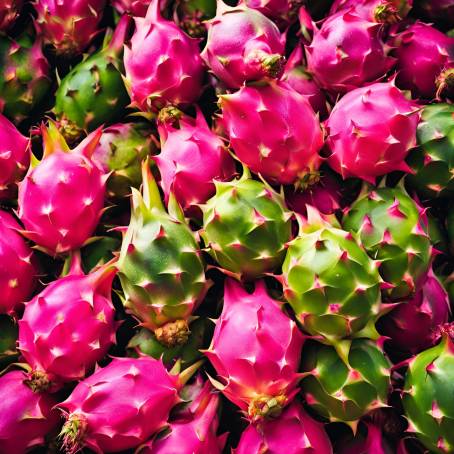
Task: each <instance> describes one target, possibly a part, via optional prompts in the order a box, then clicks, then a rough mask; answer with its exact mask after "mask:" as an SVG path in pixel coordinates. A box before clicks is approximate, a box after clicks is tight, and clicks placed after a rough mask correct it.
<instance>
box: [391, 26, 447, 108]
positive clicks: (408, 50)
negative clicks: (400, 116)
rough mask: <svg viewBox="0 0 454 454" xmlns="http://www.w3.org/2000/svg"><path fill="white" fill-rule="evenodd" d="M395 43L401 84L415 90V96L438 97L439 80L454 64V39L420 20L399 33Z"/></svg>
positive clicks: (398, 81)
mask: <svg viewBox="0 0 454 454" xmlns="http://www.w3.org/2000/svg"><path fill="white" fill-rule="evenodd" d="M392 45H393V47H395V51H394V53H395V56H396V57H397V70H398V74H397V79H396V84H397V86H398V87H399V88H402V89H408V90H411V92H412V95H413V97H414V98H419V97H421V98H425V99H432V98H434V97H435V95H436V92H437V79H438V78H439V77H442V73H443V70H444V69H445V68H446V67H448V66H449V65H450V64H454V38H449V37H448V36H446V35H445V34H444V33H442V32H440V31H438V30H437V29H436V28H434V27H431V26H430V25H428V24H424V23H422V22H416V23H415V24H412V25H410V26H409V27H408V28H407V29H406V30H404V31H403V32H402V33H399V34H398V35H397V36H395V37H394V38H393V40H392Z"/></svg>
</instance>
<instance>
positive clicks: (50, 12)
mask: <svg viewBox="0 0 454 454" xmlns="http://www.w3.org/2000/svg"><path fill="white" fill-rule="evenodd" d="M105 3H106V1H105V0H36V2H35V3H34V4H33V5H34V7H35V10H36V12H37V13H38V18H37V19H36V21H35V24H36V27H37V30H38V33H39V34H40V35H42V36H43V38H44V42H45V43H46V44H51V45H52V46H53V47H54V48H55V51H56V52H57V54H60V55H64V56H67V57H71V56H73V55H76V54H80V53H82V52H83V51H84V50H85V49H86V47H87V46H88V45H89V44H90V42H91V40H92V39H93V37H94V36H95V35H96V34H97V33H98V24H99V21H100V20H101V16H102V12H103V10H104V6H105Z"/></svg>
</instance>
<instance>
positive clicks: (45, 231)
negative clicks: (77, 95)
mask: <svg viewBox="0 0 454 454" xmlns="http://www.w3.org/2000/svg"><path fill="white" fill-rule="evenodd" d="M42 134H43V142H44V149H45V151H44V157H43V160H42V161H41V162H40V163H39V164H38V165H37V166H36V167H34V168H30V170H29V172H28V174H27V176H26V177H25V179H24V180H23V181H22V182H21V183H20V184H19V218H20V219H21V221H22V222H23V224H24V225H25V229H26V230H25V231H24V232H23V234H24V235H25V236H26V237H27V238H29V239H30V240H32V241H34V242H35V243H37V244H38V246H40V247H41V248H43V249H45V250H46V252H48V253H50V254H60V253H64V252H67V251H70V250H74V249H77V248H79V247H80V246H82V245H83V244H84V243H85V241H87V240H88V239H89V237H90V235H91V234H92V233H93V231H94V230H95V228H96V225H97V223H98V220H99V218H100V216H101V214H102V209H103V205H104V195H105V188H106V180H107V178H108V174H104V173H103V171H102V170H101V169H100V168H99V167H98V166H97V164H96V163H95V162H93V161H92V160H91V155H92V153H93V151H94V149H95V147H96V146H97V144H98V142H99V138H100V136H101V134H102V132H101V129H98V130H96V131H94V132H93V133H91V134H90V135H89V136H88V137H87V138H86V139H84V140H83V141H82V142H81V143H80V144H79V145H78V146H77V147H76V148H75V149H73V150H69V147H68V145H67V144H66V142H65V141H64V139H63V137H62V136H61V134H60V133H59V132H58V130H57V128H56V126H55V124H53V123H52V122H51V123H50V124H49V128H48V129H47V130H46V128H45V127H44V126H43V128H42ZM68 207H71V209H70V210H68Z"/></svg>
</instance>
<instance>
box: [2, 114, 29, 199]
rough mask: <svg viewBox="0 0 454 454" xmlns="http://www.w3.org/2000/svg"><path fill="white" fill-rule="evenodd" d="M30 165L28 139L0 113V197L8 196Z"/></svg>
mask: <svg viewBox="0 0 454 454" xmlns="http://www.w3.org/2000/svg"><path fill="white" fill-rule="evenodd" d="M29 165H30V139H28V138H27V137H24V136H23V135H22V134H21V133H20V132H19V131H18V130H17V129H16V127H15V126H14V125H13V124H12V123H11V122H10V121H9V120H8V119H7V118H6V117H4V116H3V115H1V114H0V199H2V198H3V197H9V196H10V194H11V189H12V188H11V186H13V185H14V184H15V183H17V182H18V181H20V180H21V179H22V178H23V176H24V175H25V173H26V172H27V169H28V166H29Z"/></svg>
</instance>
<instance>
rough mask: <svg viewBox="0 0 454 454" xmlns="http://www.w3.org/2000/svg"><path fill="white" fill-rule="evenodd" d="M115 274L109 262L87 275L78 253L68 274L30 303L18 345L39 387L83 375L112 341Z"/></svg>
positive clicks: (26, 308)
mask: <svg viewBox="0 0 454 454" xmlns="http://www.w3.org/2000/svg"><path fill="white" fill-rule="evenodd" d="M115 274H116V268H115V267H114V266H112V265H105V266H104V267H101V268H99V269H98V270H97V271H95V272H93V273H91V274H88V275H84V274H83V271H82V269H81V264H80V258H79V257H78V256H77V255H76V256H75V257H74V258H73V260H72V266H71V270H70V272H69V274H68V275H67V276H65V277H61V278H60V279H57V280H56V281H54V282H52V283H51V284H49V285H48V286H47V287H46V288H45V289H44V290H43V291H42V292H41V293H39V294H38V295H37V296H35V297H34V298H33V299H32V300H31V301H30V302H28V303H27V304H26V306H25V311H24V315H23V317H22V319H21V320H19V350H20V351H21V353H22V355H23V357H24V358H25V360H26V361H27V363H28V364H29V365H30V366H31V368H32V373H31V378H32V381H33V383H34V384H36V386H37V387H40V386H41V387H44V388H45V387H46V386H47V387H48V386H50V384H60V383H65V382H71V381H74V380H81V379H83V378H84V377H85V375H86V374H87V373H89V372H90V371H91V370H92V369H93V368H94V366H95V364H96V363H97V361H99V360H101V359H102V358H103V357H104V356H105V355H106V353H107V351H108V350H109V348H110V347H111V346H112V345H113V344H114V342H115V330H116V328H117V323H115V308H114V307H113V305H112V301H111V291H112V280H113V278H114V276H115Z"/></svg>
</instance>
